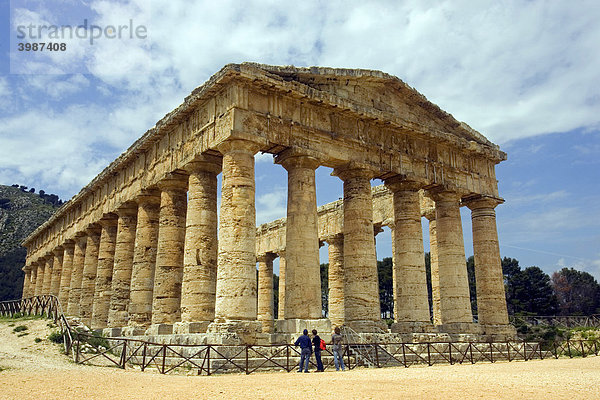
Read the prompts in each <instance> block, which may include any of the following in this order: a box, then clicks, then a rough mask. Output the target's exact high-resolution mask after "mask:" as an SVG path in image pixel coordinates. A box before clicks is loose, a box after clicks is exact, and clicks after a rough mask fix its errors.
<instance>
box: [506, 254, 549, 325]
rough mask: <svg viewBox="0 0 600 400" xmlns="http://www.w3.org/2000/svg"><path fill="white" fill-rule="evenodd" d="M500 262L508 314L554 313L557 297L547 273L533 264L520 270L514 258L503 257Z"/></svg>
mask: <svg viewBox="0 0 600 400" xmlns="http://www.w3.org/2000/svg"><path fill="white" fill-rule="evenodd" d="M502 263H503V271H506V274H505V276H504V279H505V284H506V287H505V291H506V304H507V306H508V313H509V314H534V315H554V314H556V311H557V309H558V299H557V298H556V295H555V294H554V290H553V288H552V285H551V281H550V277H549V276H548V274H546V273H545V272H544V271H542V270H541V269H540V268H539V267H535V266H534V267H528V268H525V269H524V270H521V268H520V267H519V266H518V261H517V260H514V259H506V258H505V259H504V260H503V261H502Z"/></svg>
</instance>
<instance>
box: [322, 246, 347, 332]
mask: <svg viewBox="0 0 600 400" xmlns="http://www.w3.org/2000/svg"><path fill="white" fill-rule="evenodd" d="M325 241H326V242H327V243H328V245H329V247H328V252H329V271H328V279H329V320H330V321H331V324H332V325H333V326H334V327H335V326H342V325H344V323H345V314H344V308H345V307H344V236H343V235H341V234H339V235H335V236H331V237H329V238H326V239H325Z"/></svg>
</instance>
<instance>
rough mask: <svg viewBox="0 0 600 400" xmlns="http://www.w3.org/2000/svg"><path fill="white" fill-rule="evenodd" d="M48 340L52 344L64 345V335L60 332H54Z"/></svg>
mask: <svg viewBox="0 0 600 400" xmlns="http://www.w3.org/2000/svg"><path fill="white" fill-rule="evenodd" d="M48 340H50V341H51V342H52V343H62V342H63V334H62V333H60V331H54V332H52V333H51V334H50V335H49V336H48Z"/></svg>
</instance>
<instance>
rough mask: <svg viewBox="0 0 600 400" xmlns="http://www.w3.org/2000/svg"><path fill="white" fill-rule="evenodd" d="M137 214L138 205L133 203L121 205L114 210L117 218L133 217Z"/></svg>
mask: <svg viewBox="0 0 600 400" xmlns="http://www.w3.org/2000/svg"><path fill="white" fill-rule="evenodd" d="M137 213H138V205H137V203H136V202H134V201H128V202H126V203H123V204H122V205H121V206H120V207H119V208H117V209H116V210H115V214H117V216H119V217H134V216H136V215H137Z"/></svg>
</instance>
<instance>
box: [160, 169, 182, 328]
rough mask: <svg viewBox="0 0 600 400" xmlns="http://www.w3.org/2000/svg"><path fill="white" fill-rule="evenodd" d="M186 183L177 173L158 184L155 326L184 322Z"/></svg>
mask: <svg viewBox="0 0 600 400" xmlns="http://www.w3.org/2000/svg"><path fill="white" fill-rule="evenodd" d="M187 181H188V177H187V175H183V174H175V173H174V174H171V175H170V176H169V177H168V178H167V179H165V180H162V181H160V182H159V184H158V187H159V189H160V191H161V192H160V218H159V226H158V245H157V249H156V272H155V275H154V291H153V299H152V324H173V323H175V322H177V321H179V320H180V318H181V280H182V277H183V247H184V243H185V216H186V208H187Z"/></svg>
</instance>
